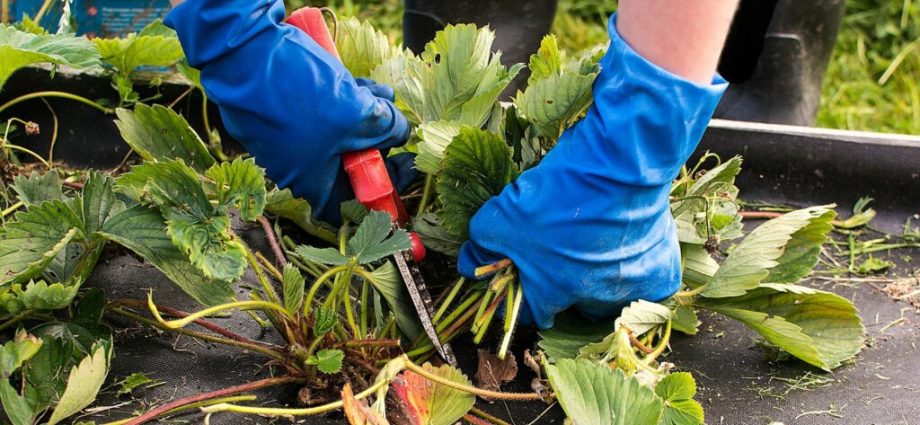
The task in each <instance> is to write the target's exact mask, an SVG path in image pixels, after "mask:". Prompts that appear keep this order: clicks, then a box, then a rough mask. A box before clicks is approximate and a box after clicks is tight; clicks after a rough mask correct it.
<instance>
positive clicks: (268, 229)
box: [259, 216, 287, 267]
mask: <svg viewBox="0 0 920 425" xmlns="http://www.w3.org/2000/svg"><path fill="white" fill-rule="evenodd" d="M259 224H261V225H262V230H263V231H264V232H265V237H267V238H268V245H269V246H271V248H272V253H273V254H275V261H277V262H278V264H280V265H281V267H284V265H285V264H287V258H286V257H285V256H284V250H283V249H281V245H280V244H278V237H277V236H276V235H275V230H274V229H272V225H271V223H269V222H268V219H267V218H265V216H259Z"/></svg>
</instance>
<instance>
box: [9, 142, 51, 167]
mask: <svg viewBox="0 0 920 425" xmlns="http://www.w3.org/2000/svg"><path fill="white" fill-rule="evenodd" d="M0 142H3V143H0V147H3V148H6V149H12V150H14V151H19V152H22V153H25V154H28V155H29V156H31V157H33V158H35V159H37V160H38V162H41V163H42V165H44V166H45V168H47V169H49V170H50V169H51V164H49V163H48V161H46V160H45V158H42V156H41V155H39V154H37V153H35V152H32V151H30V150H28V149H26V148H24V147H22V146H18V145H14V144H12V143H7V142H8V140H5V139H4V140H0Z"/></svg>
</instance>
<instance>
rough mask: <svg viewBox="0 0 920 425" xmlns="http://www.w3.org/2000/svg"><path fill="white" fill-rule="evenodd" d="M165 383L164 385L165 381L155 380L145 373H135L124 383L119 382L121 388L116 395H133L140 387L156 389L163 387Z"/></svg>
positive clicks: (123, 381) (124, 380)
mask: <svg viewBox="0 0 920 425" xmlns="http://www.w3.org/2000/svg"><path fill="white" fill-rule="evenodd" d="M163 383H164V382H163V381H160V380H157V379H153V378H151V377H149V376H147V375H145V374H143V373H140V372H134V373H132V374H130V375H128V376H127V377H126V378H125V379H123V380H122V381H120V382H118V384H119V385H120V386H119V388H118V391H117V392H116V393H115V395H116V396H119V397H120V396H123V395H128V394H131V392H132V391H134V390H135V389H137V388H140V387H147V388H150V387H155V386H157V385H161V384H163Z"/></svg>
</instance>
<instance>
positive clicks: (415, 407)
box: [392, 363, 476, 425]
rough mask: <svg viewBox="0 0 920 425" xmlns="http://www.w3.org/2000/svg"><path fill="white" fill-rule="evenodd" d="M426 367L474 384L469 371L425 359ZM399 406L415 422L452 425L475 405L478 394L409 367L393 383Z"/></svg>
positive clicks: (442, 374) (431, 424) (456, 380)
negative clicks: (465, 373)
mask: <svg viewBox="0 0 920 425" xmlns="http://www.w3.org/2000/svg"><path fill="white" fill-rule="evenodd" d="M422 367H423V368H424V369H425V371H427V372H429V373H432V374H434V375H437V376H439V377H441V378H445V379H448V380H451V381H453V382H457V383H460V384H463V385H471V384H470V381H469V379H467V377H466V375H464V374H463V373H462V372H460V371H459V370H458V369H456V368H454V367H452V366H450V365H442V366H441V367H437V368H436V367H434V366H431V365H430V364H428V363H426V364H424V365H422ZM392 386H393V391H394V392H395V393H396V398H397V400H399V403H400V407H401V408H402V410H403V412H404V413H405V414H406V417H407V418H408V419H409V422H410V423H411V424H412V425H452V424H454V423H455V422H457V421H458V420H460V418H462V417H463V415H465V414H466V412H469V411H470V409H472V408H473V404H475V402H476V397H474V396H473V395H472V394H469V393H466V392H463V391H460V390H455V389H453V388H450V387H446V386H444V385H440V384H436V383H434V382H431V381H429V380H427V379H425V378H423V377H422V376H421V375H418V374H416V373H413V372H411V371H406V372H403V373H402V374H400V376H399V377H398V378H397V379H396V380H394V381H393V383H392Z"/></svg>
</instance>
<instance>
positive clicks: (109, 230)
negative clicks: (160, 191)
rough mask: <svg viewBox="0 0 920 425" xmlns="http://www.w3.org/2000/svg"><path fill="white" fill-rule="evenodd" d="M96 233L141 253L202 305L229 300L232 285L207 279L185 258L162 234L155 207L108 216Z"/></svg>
mask: <svg viewBox="0 0 920 425" xmlns="http://www.w3.org/2000/svg"><path fill="white" fill-rule="evenodd" d="M100 235H101V236H103V237H105V238H106V239H109V240H111V241H113V242H115V243H117V244H119V245H122V246H124V247H125V248H128V249H130V250H131V251H134V252H135V253H136V254H138V255H140V256H141V257H144V259H145V260H147V261H149V262H150V263H151V264H153V265H154V266H155V267H156V268H157V269H159V270H160V271H162V272H163V274H165V275H166V277H168V278H169V280H171V281H173V283H175V284H176V285H178V286H179V287H180V288H181V289H182V290H183V291H185V293H187V294H189V295H190V296H191V297H192V298H194V299H195V300H196V301H198V302H200V303H201V304H204V305H217V304H221V303H225V302H230V301H232V300H233V296H234V294H233V287H232V286H231V285H230V284H229V283H227V282H222V281H219V280H216V279H211V278H208V277H206V276H204V274H203V273H202V272H201V271H200V270H198V269H197V268H196V267H195V266H193V265H192V263H190V262H189V260H188V256H187V255H185V254H184V253H182V252H181V251H179V249H178V248H176V246H175V245H173V243H172V239H171V238H170V237H169V235H167V234H166V222H165V221H164V219H163V216H162V215H160V213H159V212H157V211H156V210H153V209H150V208H148V207H144V206H135V207H132V208H129V209H127V210H125V211H124V212H122V213H120V214H118V215H116V216H114V217H112V218H111V219H109V221H108V222H106V225H105V228H104V229H103V230H102V231H101V232H100Z"/></svg>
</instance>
